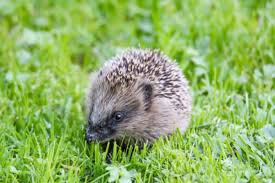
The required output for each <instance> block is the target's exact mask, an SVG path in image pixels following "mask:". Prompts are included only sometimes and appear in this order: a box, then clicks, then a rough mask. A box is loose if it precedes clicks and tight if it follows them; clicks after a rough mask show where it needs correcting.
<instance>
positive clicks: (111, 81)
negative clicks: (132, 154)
mask: <svg viewBox="0 0 275 183" xmlns="http://www.w3.org/2000/svg"><path fill="white" fill-rule="evenodd" d="M93 76H94V77H92V78H91V82H90V87H89V89H88V93H87V98H86V99H87V100H86V109H87V121H88V124H87V127H86V141H87V142H88V143H91V142H99V143H103V142H109V141H112V140H118V141H119V140H121V139H129V140H130V141H131V142H139V143H143V144H144V143H149V144H151V143H152V142H154V141H155V140H156V139H158V138H159V137H164V136H169V135H171V134H172V133H173V132H175V131H176V130H177V129H179V130H180V131H181V132H182V133H184V132H185V130H186V128H187V127H188V124H189V121H190V115H191V109H192V106H191V103H192V98H191V95H190V91H189V86H188V81H187V80H186V78H185V76H184V75H183V73H182V71H181V69H180V68H179V66H178V65H177V63H176V62H175V61H172V60H171V59H169V58H168V56H166V55H165V54H164V53H163V52H161V51H160V50H155V49H141V48H129V49H125V50H124V51H122V52H121V53H119V54H117V55H116V56H114V57H113V58H111V59H110V60H109V61H108V62H106V63H105V64H104V66H103V67H102V68H101V69H100V70H99V71H98V72H96V73H95V74H93Z"/></svg>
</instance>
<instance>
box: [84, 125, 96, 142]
mask: <svg viewBox="0 0 275 183" xmlns="http://www.w3.org/2000/svg"><path fill="white" fill-rule="evenodd" d="M98 136H99V135H98V133H97V132H96V131H94V130H91V127H90V126H88V127H87V129H86V137H85V139H86V142H87V143H91V142H92V141H96V140H97V139H98Z"/></svg>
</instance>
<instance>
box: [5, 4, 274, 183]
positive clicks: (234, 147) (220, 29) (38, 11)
mask: <svg viewBox="0 0 275 183" xmlns="http://www.w3.org/2000/svg"><path fill="white" fill-rule="evenodd" d="M0 41H1V42H0V182H107V181H110V182H111V181H116V182H124V183H125V182H130V181H134V182H230V183H231V182H270V183H271V182H275V166H274V164H275V1H274V0H261V1H258V0H241V1H237V0H222V1H211V0H198V1H192V0H185V1H181V0H175V1H173V2H170V1H167V0H165V1H157V0H155V1H138V0H135V1H131V2H130V1H126V0H114V1H106V0H98V1H95V0H90V1H84V0H81V1H76V0H75V1H74V0H68V1H67V0H56V1H55V0H48V1H43V0H0ZM127 47H141V48H159V49H160V50H162V51H163V52H164V53H165V54H167V55H169V57H171V58H173V59H174V60H176V61H177V62H178V63H179V65H180V67H181V68H182V71H183V72H184V73H185V75H186V77H187V78H188V80H189V81H190V86H191V89H192V95H193V113H192V121H191V125H190V127H189V128H188V130H187V131H186V133H185V134H183V135H182V134H180V133H175V134H173V136H172V137H171V138H169V139H167V138H166V139H165V138H163V139H159V140H158V141H157V142H156V143H154V145H153V147H152V148H147V147H145V148H144V149H140V150H138V149H137V148H129V149H128V150H127V151H122V150H121V149H120V148H119V146H114V148H113V149H112V150H111V151H113V156H112V163H111V164H109V163H107V162H106V160H105V159H106V155H107V153H106V151H104V149H103V148H102V147H101V146H100V145H98V144H92V145H90V146H88V145H87V144H86V143H85V141H84V130H85V124H86V120H85V108H84V100H85V92H86V88H87V86H88V83H89V80H88V78H89V73H90V72H92V71H95V70H97V69H98V68H99V67H100V66H101V65H102V64H103V63H104V62H105V61H106V60H107V59H108V58H110V57H111V56H113V55H114V54H115V53H116V52H117V51H119V50H121V49H123V48H127ZM131 153H132V156H130V154H131Z"/></svg>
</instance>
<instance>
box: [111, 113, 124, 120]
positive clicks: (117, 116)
mask: <svg viewBox="0 0 275 183" xmlns="http://www.w3.org/2000/svg"><path fill="white" fill-rule="evenodd" d="M123 118H124V114H123V113H122V112H115V113H114V114H113V119H114V120H115V121H116V122H120V121H122V120H123Z"/></svg>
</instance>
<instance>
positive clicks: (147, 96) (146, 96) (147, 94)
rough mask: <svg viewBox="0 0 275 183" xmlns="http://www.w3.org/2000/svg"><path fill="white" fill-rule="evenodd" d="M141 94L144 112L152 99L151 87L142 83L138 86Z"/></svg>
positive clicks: (148, 107)
mask: <svg viewBox="0 0 275 183" xmlns="http://www.w3.org/2000/svg"><path fill="white" fill-rule="evenodd" d="M140 87H141V89H142V93H143V102H144V108H145V111H147V110H149V109H150V107H151V104H152V98H153V86H152V84H150V83H142V84H141V85H140Z"/></svg>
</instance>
